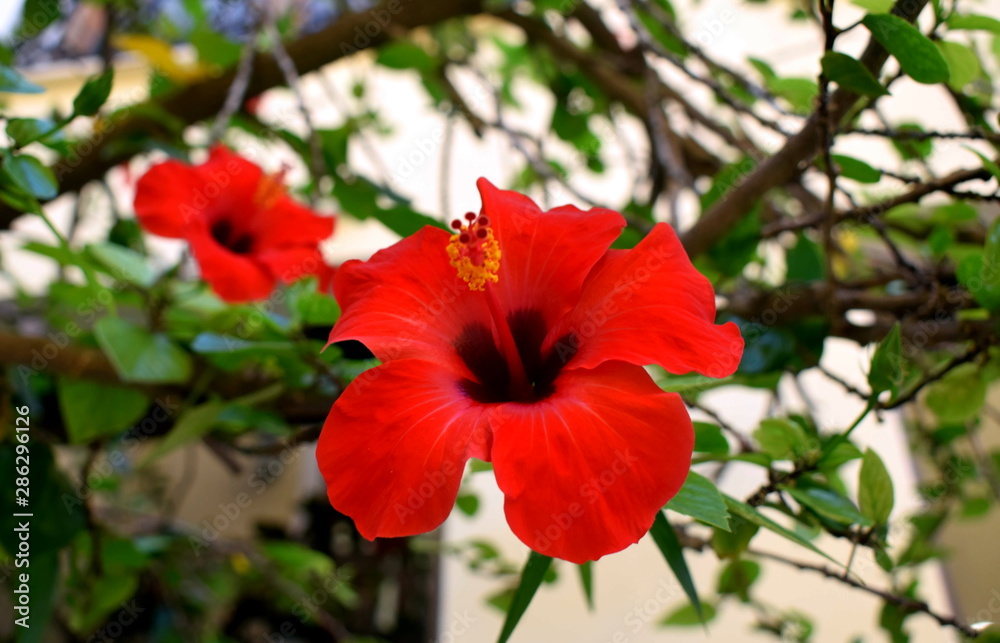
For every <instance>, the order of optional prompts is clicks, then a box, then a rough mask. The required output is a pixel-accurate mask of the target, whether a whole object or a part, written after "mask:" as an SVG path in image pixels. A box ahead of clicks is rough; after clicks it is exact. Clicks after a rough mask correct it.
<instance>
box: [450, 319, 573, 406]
mask: <svg viewBox="0 0 1000 643" xmlns="http://www.w3.org/2000/svg"><path fill="white" fill-rule="evenodd" d="M507 324H508V325H509V327H510V332H511V335H512V336H513V338H514V344H515V345H516V346H517V353H518V356H519V357H520V359H521V364H523V366H524V371H525V374H526V375H527V378H528V382H529V383H530V391H522V390H521V389H520V387H518V386H517V385H516V382H515V381H514V379H513V378H512V376H511V373H512V368H511V365H510V364H509V363H508V360H507V358H506V357H504V353H503V351H502V350H501V348H500V347H499V346H497V344H496V342H495V341H494V340H493V331H492V329H490V328H489V326H487V325H486V324H483V323H474V324H469V325H468V326H466V327H465V328H464V329H463V330H462V333H461V335H459V337H458V339H456V340H455V342H454V347H455V351H456V352H457V353H458V355H459V357H461V358H462V361H463V362H465V365H466V366H467V367H468V368H469V370H470V371H472V373H473V375H475V376H476V380H477V381H472V380H463V381H462V382H461V386H462V389H463V390H464V391H465V393H466V394H467V395H469V396H470V397H471V398H473V399H474V400H476V401H477V402H481V403H484V404H493V403H499V402H537V401H539V400H543V399H545V398H546V397H548V396H549V395H551V394H552V393H553V392H554V390H555V388H554V383H555V379H556V376H557V375H559V371H560V370H562V368H563V366H564V365H565V364H566V362H568V361H569V359H570V358H571V357H573V355H574V354H576V350H577V342H576V337H575V336H573V335H567V336H565V337H563V338H561V339H559V341H557V342H556V343H555V345H554V346H553V348H552V349H550V350H549V351H548V352H547V354H546V353H545V352H544V351H543V350H542V343H543V342H544V341H545V336H546V334H547V331H548V327H547V325H546V323H545V319H544V317H543V316H542V313H541V311H538V310H530V309H529V310H519V311H516V312H514V313H511V314H509V315H507Z"/></svg>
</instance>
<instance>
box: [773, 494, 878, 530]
mask: <svg viewBox="0 0 1000 643" xmlns="http://www.w3.org/2000/svg"><path fill="white" fill-rule="evenodd" d="M785 491H787V492H788V495H790V496H791V497H792V498H795V500H796V501H798V503H799V504H801V505H803V506H805V507H808V508H809V509H812V510H813V511H815V512H816V513H818V514H819V515H821V516H823V517H825V518H829V519H830V520H833V521H836V522H840V523H844V524H848V525H855V524H856V525H870V524H871V521H870V520H868V518H866V517H865V516H864V515H863V514H861V512H859V511H858V508H857V507H855V506H854V503H853V502H851V501H850V499H849V498H846V497H845V496H842V495H840V494H839V493H837V492H835V491H831V490H829V489H821V488H817V487H810V488H805V489H802V488H798V487H795V488H790V489H785Z"/></svg>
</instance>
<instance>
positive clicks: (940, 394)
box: [924, 364, 986, 422]
mask: <svg viewBox="0 0 1000 643" xmlns="http://www.w3.org/2000/svg"><path fill="white" fill-rule="evenodd" d="M924 400H925V401H926V403H927V407H928V408H929V409H930V410H931V411H932V412H933V413H934V415H936V416H937V418H938V419H939V420H941V421H942V422H964V421H966V420H969V419H971V418H974V417H976V415H978V414H979V410H980V409H981V408H982V407H983V404H984V403H985V402H986V382H985V381H983V378H982V375H981V374H980V372H979V367H978V366H976V365H975V364H962V365H960V366H958V367H956V368H954V369H952V370H951V371H949V372H948V374H947V375H945V376H944V377H942V378H941V379H939V380H938V381H936V382H932V383H931V384H928V385H927V396H926V397H925V398H924Z"/></svg>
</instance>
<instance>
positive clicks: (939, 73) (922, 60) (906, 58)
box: [862, 13, 949, 85]
mask: <svg viewBox="0 0 1000 643" xmlns="http://www.w3.org/2000/svg"><path fill="white" fill-rule="evenodd" d="M862 23H863V24H864V25H865V27H867V28H868V31H870V32H871V34H872V36H873V37H874V38H875V40H877V41H878V42H879V43H880V44H881V45H882V46H883V47H885V48H886V49H887V50H888V51H889V53H890V54H892V55H893V57H894V58H896V60H898V61H899V66H900V67H901V68H902V69H903V72H905V73H906V75H907V76H909V77H910V78H912V79H913V80H915V81H917V82H918V83H924V84H927V85H933V84H936V83H944V82H947V81H948V79H949V71H948V63H947V62H946V61H945V59H944V57H943V56H942V55H941V52H940V51H939V50H938V48H937V47H935V46H934V43H933V42H931V41H930V39H928V38H927V37H926V36H924V35H923V34H922V33H920V30H919V29H917V28H916V27H914V26H913V25H911V24H910V23H908V22H907V21H905V20H903V19H902V18H900V17H898V16H894V15H892V14H872V13H870V14H868V15H867V16H865V17H864V20H862Z"/></svg>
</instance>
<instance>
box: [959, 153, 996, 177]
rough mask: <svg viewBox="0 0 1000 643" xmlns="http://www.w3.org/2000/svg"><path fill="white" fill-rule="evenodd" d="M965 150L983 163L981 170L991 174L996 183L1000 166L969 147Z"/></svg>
mask: <svg viewBox="0 0 1000 643" xmlns="http://www.w3.org/2000/svg"><path fill="white" fill-rule="evenodd" d="M965 149H967V150H969V151H970V152H972V153H973V154H975V155H976V156H978V157H979V160H980V161H982V162H983V168H984V169H985V170H986V171H987V172H989V173H990V174H992V175H993V178H995V179H996V180H997V181H1000V165H997V162H996V161H994V160H992V159H989V158H987V157H986V156H985V155H983V154H981V153H980V152H977V151H976V150H974V149H972V148H971V147H966V148H965Z"/></svg>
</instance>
